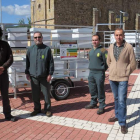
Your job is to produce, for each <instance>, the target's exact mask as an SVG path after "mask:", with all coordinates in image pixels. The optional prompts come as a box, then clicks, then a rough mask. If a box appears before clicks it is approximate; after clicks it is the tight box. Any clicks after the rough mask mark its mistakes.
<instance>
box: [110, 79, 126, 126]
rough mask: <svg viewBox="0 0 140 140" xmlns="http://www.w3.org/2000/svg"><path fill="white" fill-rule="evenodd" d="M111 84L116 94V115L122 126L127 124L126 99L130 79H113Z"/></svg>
mask: <svg viewBox="0 0 140 140" xmlns="http://www.w3.org/2000/svg"><path fill="white" fill-rule="evenodd" d="M110 86H111V89H112V92H113V94H114V100H115V117H116V118H118V121H119V124H120V125H121V126H124V125H126V112H127V107H126V99H127V86H128V81H121V82H117V81H111V80H110Z"/></svg>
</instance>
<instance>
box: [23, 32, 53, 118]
mask: <svg viewBox="0 0 140 140" xmlns="http://www.w3.org/2000/svg"><path fill="white" fill-rule="evenodd" d="M42 40H43V36H42V33H41V32H35V33H34V42H35V45H33V46H31V47H29V49H28V51H27V55H26V70H25V74H26V77H27V79H28V80H30V81H31V88H32V97H33V101H34V111H33V112H32V113H31V114H30V115H31V116H35V115H37V114H38V113H40V112H41V104H40V92H41V91H42V92H43V95H44V100H45V104H44V111H45V113H46V115H47V116H48V117H51V116H52V112H51V101H50V84H49V82H50V80H51V75H53V72H54V61H53V56H52V53H51V49H50V48H49V47H48V46H46V45H44V44H43V42H42Z"/></svg>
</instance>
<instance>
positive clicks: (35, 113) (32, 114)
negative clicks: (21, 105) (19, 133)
mask: <svg viewBox="0 0 140 140" xmlns="http://www.w3.org/2000/svg"><path fill="white" fill-rule="evenodd" d="M39 113H41V111H36V110H35V111H33V112H32V113H31V114H30V116H36V115H37V114H39Z"/></svg>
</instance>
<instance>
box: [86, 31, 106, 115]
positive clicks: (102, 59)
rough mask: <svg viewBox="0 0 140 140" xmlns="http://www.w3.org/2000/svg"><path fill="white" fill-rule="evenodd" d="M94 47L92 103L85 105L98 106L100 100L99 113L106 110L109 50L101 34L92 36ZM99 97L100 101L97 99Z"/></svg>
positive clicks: (90, 86)
mask: <svg viewBox="0 0 140 140" xmlns="http://www.w3.org/2000/svg"><path fill="white" fill-rule="evenodd" d="M92 44H93V48H92V49H91V51H90V52H89V70H90V72H89V77H88V83H89V91H90V94H91V101H90V104H89V105H87V106H85V108H86V109H92V108H97V103H98V102H99V110H98V111H97V114H99V115H100V114H103V113H104V112H105V110H104V108H105V106H106V104H105V91H104V81H105V71H106V70H107V68H108V66H107V64H106V58H107V51H106V49H105V48H103V47H102V46H101V45H100V36H99V35H97V34H96V35H93V36H92ZM97 99H98V101H97Z"/></svg>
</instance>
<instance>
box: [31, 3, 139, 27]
mask: <svg viewBox="0 0 140 140" xmlns="http://www.w3.org/2000/svg"><path fill="white" fill-rule="evenodd" d="M139 7H140V0H35V1H32V0H31V21H32V23H34V24H35V25H36V26H35V27H42V28H44V25H45V28H51V29H54V28H58V27H54V26H48V25H80V26H95V25H96V24H97V23H118V24H119V23H120V19H122V17H123V19H122V20H121V22H124V23H125V24H124V29H125V30H140V8H139ZM121 11H122V12H121ZM126 13H127V15H126ZM126 18H127V20H126V21H125V19H126ZM41 25H43V26H41ZM115 27H116V26H104V27H100V30H114V28H115Z"/></svg>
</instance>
